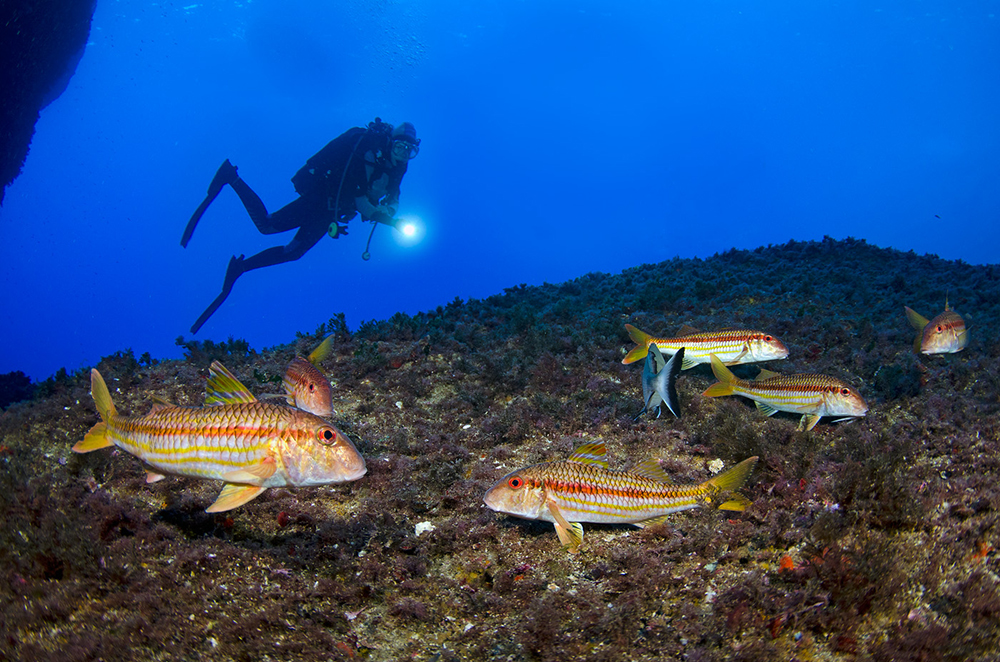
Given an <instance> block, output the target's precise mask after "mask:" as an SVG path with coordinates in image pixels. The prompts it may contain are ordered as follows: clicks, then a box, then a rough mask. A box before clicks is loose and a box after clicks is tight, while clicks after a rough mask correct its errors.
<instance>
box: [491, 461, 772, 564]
mask: <svg viewBox="0 0 1000 662" xmlns="http://www.w3.org/2000/svg"><path fill="white" fill-rule="evenodd" d="M605 455H606V450H605V446H604V442H603V441H595V442H592V443H588V444H584V445H582V446H579V447H577V449H576V450H575V451H573V454H572V455H570V456H569V457H568V458H566V459H565V460H560V461H557V462H544V463H542V464H534V465H532V466H530V467H524V468H523V469H518V470H517V471H512V472H511V473H509V474H507V475H506V476H504V477H503V478H501V479H500V480H498V481H497V482H496V484H494V485H493V487H491V488H490V489H489V491H487V492H486V495H485V496H484V497H483V501H484V502H485V503H486V505H487V506H488V507H489V508H490V509H491V510H494V511H496V512H499V513H505V514H507V515H514V516H515V517H521V518H524V519H531V520H543V521H546V522H552V523H553V524H554V525H555V529H556V534H557V535H558V536H559V540H560V542H561V543H562V544H563V546H565V547H568V548H569V551H570V552H571V553H574V554H575V553H576V552H577V551H579V549H580V544H581V543H582V542H583V525H582V524H581V522H602V523H610V524H632V525H634V526H638V527H646V526H650V525H652V524H657V523H659V522H661V521H663V520H664V519H666V517H667V516H668V515H670V514H671V513H676V512H678V511H681V510H688V509H689V508H695V507H697V506H699V505H703V504H704V505H708V504H711V503H713V502H714V500H715V499H716V497H717V495H719V494H720V493H721V492H724V491H731V490H736V489H738V488H739V487H741V486H742V485H743V483H745V482H746V479H747V476H748V475H749V474H750V470H751V469H753V466H754V464H756V462H757V457H756V456H754V457H751V458H748V459H746V460H743V461H742V462H740V463H739V464H737V465H736V466H735V467H733V468H732V469H730V470H729V471H727V472H725V473H723V474H720V475H718V476H716V477H714V478H711V479H709V480H706V481H705V482H703V483H700V484H698V485H675V484H673V483H672V482H671V480H670V478H669V477H668V476H667V475H666V473H665V472H664V471H663V468H662V467H661V466H660V463H659V462H658V461H657V460H655V459H651V460H646V461H645V462H641V463H640V464H638V465H637V466H636V467H634V468H633V469H631V470H629V471H611V470H610V469H608V463H607V460H606V459H605ZM749 503H750V501H749V500H748V499H747V498H746V497H744V496H743V495H741V494H733V495H732V498H731V499H729V500H728V501H725V502H723V503H722V504H721V505H720V506H719V509H720V510H738V511H739V510H745V509H746V507H747V506H748V505H749Z"/></svg>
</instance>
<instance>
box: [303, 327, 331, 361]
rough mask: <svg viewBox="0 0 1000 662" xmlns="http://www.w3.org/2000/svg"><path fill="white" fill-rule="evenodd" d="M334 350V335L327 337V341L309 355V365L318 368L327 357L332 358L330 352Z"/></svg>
mask: <svg viewBox="0 0 1000 662" xmlns="http://www.w3.org/2000/svg"><path fill="white" fill-rule="evenodd" d="M332 348H333V334H331V335H329V336H327V337H326V340H324V341H323V342H321V343H320V344H319V345H317V346H316V349H314V350H313V351H312V353H311V354H310V355H309V363H312V364H313V365H316V366H318V365H319V364H320V363H322V362H323V361H325V360H326V357H328V356H330V350H331V349H332Z"/></svg>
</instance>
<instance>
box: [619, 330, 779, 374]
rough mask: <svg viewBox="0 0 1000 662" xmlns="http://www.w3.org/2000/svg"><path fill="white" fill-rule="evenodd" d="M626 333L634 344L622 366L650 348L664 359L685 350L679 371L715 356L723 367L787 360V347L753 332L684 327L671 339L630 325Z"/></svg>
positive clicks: (636, 358)
mask: <svg viewBox="0 0 1000 662" xmlns="http://www.w3.org/2000/svg"><path fill="white" fill-rule="evenodd" d="M625 330H626V331H628V335H629V336H630V337H631V338H632V341H633V342H635V343H636V345H637V346H636V347H633V348H632V349H631V350H630V351H629V353H628V354H626V355H625V358H624V359H622V363H625V364H629V363H635V362H636V361H640V360H642V359H644V358H645V357H646V354H647V352H648V351H649V346H650V345H656V346H657V347H658V348H659V349H660V351H661V352H663V353H664V354H666V355H667V356H670V355H672V354H673V353H674V352H676V351H677V350H678V349H680V348H681V347H683V348H684V349H685V354H684V361H683V362H682V363H681V370H687V369H688V368H693V367H694V366H696V365H698V364H699V363H708V362H709V357H710V356H711V355H712V354H715V355H716V356H718V357H719V358H720V359H722V362H723V363H725V364H726V365H736V364H738V363H756V362H758V361H773V360H775V359H783V358H787V357H788V348H787V347H785V344H784V343H783V342H781V341H780V340H778V339H777V338H776V337H775V336H773V335H771V334H770V333H764V332H763V331H755V330H753V329H727V330H725V331H695V330H694V329H691V328H690V327H684V328H682V329H681V330H680V333H679V334H678V335H676V336H674V337H670V338H656V337H654V336H651V335H649V334H648V333H646V332H644V331H640V330H639V329H637V328H635V327H634V326H632V325H631V324H626V325H625Z"/></svg>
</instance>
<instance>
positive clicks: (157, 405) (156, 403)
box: [147, 395, 176, 416]
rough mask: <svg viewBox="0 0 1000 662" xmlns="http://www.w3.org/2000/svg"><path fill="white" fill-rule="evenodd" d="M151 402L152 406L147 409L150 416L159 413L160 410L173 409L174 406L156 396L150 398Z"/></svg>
mask: <svg viewBox="0 0 1000 662" xmlns="http://www.w3.org/2000/svg"><path fill="white" fill-rule="evenodd" d="M152 400H153V406H152V407H150V408H149V413H150V414H155V413H156V412H158V411H160V410H161V409H166V408H167V407H175V406H176V405H175V404H174V403H172V402H170V401H169V400H167V399H166V398H161V397H160V396H158V395H154V396H152ZM147 416H148V414H147Z"/></svg>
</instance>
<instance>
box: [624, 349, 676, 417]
mask: <svg viewBox="0 0 1000 662" xmlns="http://www.w3.org/2000/svg"><path fill="white" fill-rule="evenodd" d="M683 361H684V348H683V347H681V348H680V349H679V350H677V352H676V353H675V354H674V355H673V356H671V357H670V360H669V361H667V360H666V359H664V358H663V354H662V353H661V352H660V350H659V348H658V347H657V346H656V345H650V347H649V353H648V354H646V364H645V366H644V367H643V369H642V403H643V404H642V411H640V412H639V413H638V414H637V415H636V417H635V418H634V419H632V420H637V419H638V418H639V416H642V415H643V414H645V413H646V412H647V411H650V410H655V411H656V417H657V418H659V417H660V405H661V404H662V405H666V406H667V409H669V410H670V413H671V414H673V415H674V417H675V418H680V417H681V408H680V399H679V398H678V397H677V387H676V382H677V375H679V374H680V372H681V362H683Z"/></svg>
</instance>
